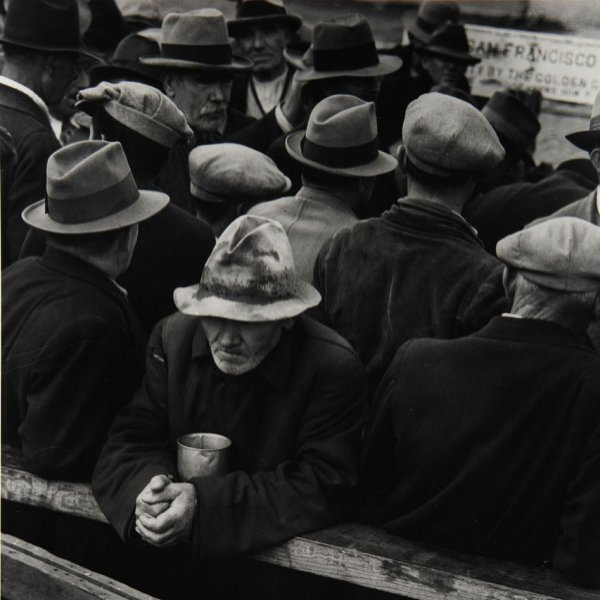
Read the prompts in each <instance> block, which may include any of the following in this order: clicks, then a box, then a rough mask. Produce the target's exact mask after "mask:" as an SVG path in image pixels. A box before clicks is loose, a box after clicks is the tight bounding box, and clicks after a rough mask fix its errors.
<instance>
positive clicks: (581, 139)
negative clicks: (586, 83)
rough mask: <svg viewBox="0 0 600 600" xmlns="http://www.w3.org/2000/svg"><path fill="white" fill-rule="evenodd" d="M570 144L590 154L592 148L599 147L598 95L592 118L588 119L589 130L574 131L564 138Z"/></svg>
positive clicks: (599, 105) (599, 116)
mask: <svg viewBox="0 0 600 600" xmlns="http://www.w3.org/2000/svg"><path fill="white" fill-rule="evenodd" d="M565 137H566V138H567V140H569V142H571V144H573V145H574V146H577V147H578V148H581V150H585V151H586V152H591V151H592V150H593V149H594V148H598V147H600V93H598V94H597V95H596V98H595V100H594V106H593V108H592V116H591V118H590V128H589V129H588V130H587V131H576V132H574V133H569V134H568V135H567V136H565Z"/></svg>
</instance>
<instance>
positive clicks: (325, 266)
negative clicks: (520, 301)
mask: <svg viewBox="0 0 600 600" xmlns="http://www.w3.org/2000/svg"><path fill="white" fill-rule="evenodd" d="M403 140H404V146H403V147H402V148H401V150H400V164H401V165H402V167H403V170H404V171H405V172H406V173H407V174H408V196H407V197H405V198H401V199H400V200H399V201H398V202H397V203H396V204H395V205H394V206H393V207H392V208H391V209H390V210H389V211H387V212H386V213H384V214H383V215H382V216H381V217H380V218H377V219H370V220H368V221H364V222H361V223H358V224H356V225H355V226H354V227H353V228H351V229H345V230H342V231H340V232H339V233H337V234H336V235H335V236H334V237H333V238H332V239H331V240H330V241H329V242H326V243H325V245H324V246H323V248H322V250H321V253H320V254H319V257H318V258H317V262H316V265H315V273H314V281H315V286H316V287H317V289H319V291H320V292H321V294H322V295H323V304H322V311H323V313H324V316H325V322H326V323H327V324H329V325H331V326H332V327H333V328H334V329H335V330H336V331H337V332H338V333H340V334H341V335H343V336H344V337H345V338H346V339H347V340H348V341H349V342H350V344H351V345H352V346H353V347H354V348H355V349H356V351H357V352H358V355H359V356H360V358H361V360H362V362H363V364H365V365H366V367H367V373H368V375H369V378H370V382H371V385H372V392H374V391H375V387H376V386H377V384H378V382H379V380H380V378H381V376H382V375H383V373H384V371H385V369H386V368H387V366H388V364H389V363H390V361H391V360H392V358H393V357H394V354H395V353H396V351H397V350H398V348H399V347H400V345H401V344H402V343H403V342H404V341H406V340H407V339H409V338H412V337H424V336H429V337H441V338H453V337H458V336H462V335H466V334H468V333H471V332H473V331H476V330H477V329H479V328H480V327H481V326H482V325H483V324H485V323H486V322H487V321H488V320H489V318H490V317H491V316H492V315H495V314H499V313H500V312H501V311H502V308H503V306H504V291H503V289H502V282H501V275H502V269H501V265H500V263H499V262H498V261H497V260H496V259H495V258H493V257H492V256H490V255H489V254H488V253H487V252H485V250H484V249H483V247H482V244H481V241H480V240H479V238H478V237H477V234H476V232H475V230H474V229H473V228H472V227H471V226H470V225H469V224H468V223H467V221H465V220H464V218H463V217H462V216H461V214H460V212H461V210H462V207H463V206H464V204H465V202H466V201H467V199H468V198H469V197H470V196H471V194H472V192H473V189H474V187H475V182H476V176H479V175H481V174H483V173H485V172H487V171H489V170H490V169H492V168H493V167H494V166H495V165H497V164H498V163H499V162H500V161H501V160H502V157H503V155H504V150H503V148H502V145H501V144H500V142H499V141H498V136H497V135H496V134H495V133H494V130H493V129H492V127H491V125H490V124H489V123H488V121H487V120H486V118H485V117H484V116H483V115H482V114H481V113H480V112H479V111H478V110H477V109H476V108H474V107H473V106H471V105H470V104H468V103H466V102H463V101H462V100H458V99H456V98H453V97H450V96H446V95H442V94H436V93H432V94H425V95H423V96H421V97H420V98H418V99H417V100H415V101H413V102H412V103H411V104H410V105H409V107H408V110H407V112H406V119H405V121H404V127H403Z"/></svg>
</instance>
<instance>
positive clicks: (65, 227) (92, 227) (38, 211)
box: [21, 190, 169, 235]
mask: <svg viewBox="0 0 600 600" xmlns="http://www.w3.org/2000/svg"><path fill="white" fill-rule="evenodd" d="M45 203H46V201H45V200H40V201H39V202H36V203H35V204H32V205H31V206H28V207H27V208H26V209H25V210H24V211H23V212H22V213H21V217H22V219H23V221H25V223H27V224H28V225H30V226H31V227H34V228H35V229H41V230H42V231H47V232H49V233H62V234H64V235H78V234H79V235H80V234H83V233H102V232H105V231H114V230H116V229H122V228H123V227H129V226H130V225H135V224H136V223H139V222H140V221H145V220H146V219H149V218H150V217H152V216H153V215H155V214H156V213H158V212H160V211H161V210H162V209H163V208H165V206H166V205H167V204H168V203H169V196H167V194H163V193H162V192H154V191H150V190H140V197H139V198H138V199H137V200H136V201H135V202H134V203H133V204H131V205H130V206H128V207H127V208H125V209H123V210H121V211H119V212H117V213H115V214H112V215H109V216H107V217H102V218H100V219H96V220H94V221H87V222H85V223H58V222H57V221H54V220H53V219H51V218H50V216H49V215H48V214H47V213H46V206H45Z"/></svg>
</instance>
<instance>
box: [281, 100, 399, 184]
mask: <svg viewBox="0 0 600 600" xmlns="http://www.w3.org/2000/svg"><path fill="white" fill-rule="evenodd" d="M285 147H286V150H287V151H288V154H289V155H290V156H291V157H292V158H294V159H295V160H297V161H298V162H300V163H302V164H303V165H307V166H309V167H312V168H314V169H318V170H319V171H325V172H326V173H332V174H334V175H345V176H350V177H374V176H376V175H381V174H383V173H388V172H390V171H393V170H394V169H395V168H396V166H397V165H398V161H397V160H396V159H395V158H394V157H393V156H390V155H389V154H386V153H385V152H381V151H380V150H379V139H378V137H377V118H376V116H375V104H373V102H365V101H364V100H361V99H360V98H356V97H355V96H348V95H345V94H336V95H334V96H329V97H328V98H325V99H324V100H321V102H319V104H317V105H316V106H315V108H314V109H313V111H312V112H311V113H310V117H309V119H308V126H307V128H306V131H297V132H295V133H291V134H290V135H288V137H287V138H286V140H285Z"/></svg>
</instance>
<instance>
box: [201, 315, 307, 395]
mask: <svg viewBox="0 0 600 600" xmlns="http://www.w3.org/2000/svg"><path fill="white" fill-rule="evenodd" d="M298 327H299V325H298V321H297V320H296V322H295V323H294V326H293V327H292V329H291V330H287V329H283V331H282V332H281V339H280V340H279V343H278V344H277V346H275V348H274V349H273V350H271V352H270V353H269V354H268V355H267V357H266V358H265V359H264V360H263V361H262V362H261V363H260V364H259V365H258V367H256V368H255V369H253V370H252V371H250V372H249V373H246V374H244V375H239V376H238V375H226V374H224V373H223V374H222V376H223V377H224V378H229V377H231V378H232V379H234V380H236V381H239V382H240V383H241V382H242V381H243V380H244V378H246V377H254V376H256V375H258V376H259V377H260V378H262V379H264V380H265V381H266V382H267V383H268V384H269V385H271V386H272V387H274V388H275V389H277V390H282V389H283V388H284V387H285V385H286V383H287V381H288V378H289V374H290V369H291V360H292V345H293V339H294V338H295V336H296V335H297V333H296V332H297V330H298ZM206 357H209V358H210V361H211V363H212V364H213V365H214V361H213V359H212V356H211V353H210V346H209V344H208V340H207V339H206V335H205V333H204V328H203V327H202V323H201V321H200V318H198V322H197V325H196V332H195V333H194V339H193V342H192V358H193V359H202V358H206ZM214 366H215V369H217V367H216V365H214ZM219 373H221V371H219Z"/></svg>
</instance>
